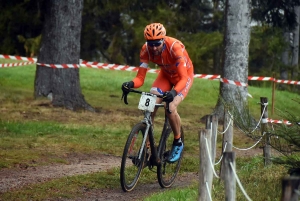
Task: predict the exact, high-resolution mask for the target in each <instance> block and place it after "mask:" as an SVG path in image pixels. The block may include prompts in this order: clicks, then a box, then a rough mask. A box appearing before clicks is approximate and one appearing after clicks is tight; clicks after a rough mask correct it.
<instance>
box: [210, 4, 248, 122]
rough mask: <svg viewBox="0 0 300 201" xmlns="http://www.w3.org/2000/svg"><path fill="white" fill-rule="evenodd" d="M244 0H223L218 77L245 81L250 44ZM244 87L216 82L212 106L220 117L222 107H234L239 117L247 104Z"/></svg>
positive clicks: (221, 117)
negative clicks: (219, 72)
mask: <svg viewBox="0 0 300 201" xmlns="http://www.w3.org/2000/svg"><path fill="white" fill-rule="evenodd" d="M249 4H250V3H249V1H248V0H226V8H225V15H224V17H225V33H224V48H225V49H224V58H223V59H224V61H223V62H222V65H223V72H222V78H225V79H228V80H231V81H238V82H241V83H248V58H249V43H250V18H251V13H250V5H249ZM247 95H248V88H247V87H242V86H236V85H233V84H226V83H223V82H220V96H219V99H218V102H217V105H216V108H215V111H214V112H215V113H217V114H218V117H219V119H220V120H223V119H224V106H225V105H227V106H230V107H231V108H232V107H234V110H235V111H237V112H238V114H234V116H235V117H237V116H241V114H243V111H244V109H245V106H246V104H247Z"/></svg>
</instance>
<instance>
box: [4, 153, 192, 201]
mask: <svg viewBox="0 0 300 201" xmlns="http://www.w3.org/2000/svg"><path fill="white" fill-rule="evenodd" d="M68 159H69V161H70V163H69V164H63V165H62V164H55V165H51V166H38V167H30V166H22V165H19V166H18V167H15V168H12V169H2V170H0V195H1V193H4V192H7V191H11V190H15V189H18V188H22V187H24V186H26V185H29V184H34V183H42V182H45V181H49V180H51V179H54V178H60V177H64V176H73V175H82V174H88V173H93V172H99V171H106V170H108V169H110V168H113V167H118V166H120V164H121V157H116V156H111V155H99V156H96V157H95V156H92V158H91V156H84V155H80V156H72V157H71V158H68ZM196 179H197V175H196V173H188V174H185V175H183V176H180V177H178V178H177V180H176V182H175V184H174V185H173V187H184V186H188V185H190V184H191V182H193V181H196ZM164 190H166V189H162V188H161V187H160V186H159V184H158V182H156V181H154V182H153V184H146V185H142V184H138V185H137V187H136V188H135V189H134V190H133V191H132V192H129V193H124V192H123V191H122V189H121V187H120V188H116V189H101V190H92V191H91V190H89V191H86V190H84V189H83V190H82V196H80V198H76V199H75V200H78V201H79V200H85V201H92V200H93V201H94V200H105V201H114V200H116V201H123V200H124V201H125V200H126V201H127V200H141V199H142V198H143V197H145V196H147V195H148V196H149V195H151V194H153V193H155V192H161V191H164ZM0 197H1V196H0ZM0 200H1V198H0ZM50 200H51V199H50ZM55 200H58V199H55ZM60 200H65V199H60ZM72 200H74V199H72Z"/></svg>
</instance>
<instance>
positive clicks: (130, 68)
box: [0, 54, 300, 87]
mask: <svg viewBox="0 0 300 201" xmlns="http://www.w3.org/2000/svg"><path fill="white" fill-rule="evenodd" d="M0 58H4V59H13V60H21V61H29V62H32V63H36V61H37V59H36V58H30V57H20V56H11V55H2V54H0ZM32 63H28V64H25V63H9V64H8V63H7V64H0V68H1V67H13V66H23V65H29V64H32ZM37 65H40V66H46V67H51V68H79V67H80V66H81V67H87V68H97V69H110V70H125V71H137V70H138V67H134V66H128V65H117V64H106V63H100V62H88V61H84V60H81V63H80V64H44V63H37ZM148 72H150V73H158V72H159V70H157V69H149V70H148ZM194 77H195V78H202V79H209V80H220V81H221V82H224V83H227V84H232V85H236V86H244V87H246V86H248V84H247V83H242V82H239V81H232V80H228V79H226V78H221V76H220V75H207V74H195V75H194ZM248 80H259V81H273V82H276V83H282V84H294V85H300V81H293V80H276V79H275V78H272V77H257V76H248Z"/></svg>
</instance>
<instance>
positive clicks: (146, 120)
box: [139, 113, 161, 165]
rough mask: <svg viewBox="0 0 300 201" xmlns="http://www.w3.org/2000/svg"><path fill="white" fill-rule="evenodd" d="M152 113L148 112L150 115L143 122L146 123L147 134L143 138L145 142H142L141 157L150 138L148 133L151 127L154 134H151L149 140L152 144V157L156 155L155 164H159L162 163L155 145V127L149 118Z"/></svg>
mask: <svg viewBox="0 0 300 201" xmlns="http://www.w3.org/2000/svg"><path fill="white" fill-rule="evenodd" d="M150 114H151V113H149V114H147V115H149V116H147V118H146V117H145V118H144V120H143V121H142V122H143V123H145V124H146V130H145V134H144V138H143V143H142V146H141V151H140V153H139V159H140V158H141V157H142V150H144V148H145V144H146V141H147V138H148V134H149V130H150V129H151V131H150V132H151V133H152V135H149V141H150V146H151V154H152V157H155V161H154V162H155V164H153V165H159V164H160V162H161V161H160V158H159V156H158V153H157V149H156V147H155V140H154V136H153V128H152V127H151V124H150V123H149V118H150Z"/></svg>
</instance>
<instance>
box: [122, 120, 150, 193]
mask: <svg viewBox="0 0 300 201" xmlns="http://www.w3.org/2000/svg"><path fill="white" fill-rule="evenodd" d="M145 129H146V125H145V124H144V123H138V124H136V125H135V126H134V127H133V128H132V130H131V132H130V134H129V136H128V138H127V141H126V144H125V147H124V151H123V156H122V162H121V169H120V182H121V187H122V189H123V191H125V192H128V191H132V190H133V189H134V187H135V186H136V184H137V182H138V180H139V178H140V174H141V172H142V170H143V166H144V162H145V158H146V146H145V147H144V149H143V153H142V157H141V159H140V160H139V159H138V155H139V151H140V148H141V146H142V142H143V137H144V133H145Z"/></svg>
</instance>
